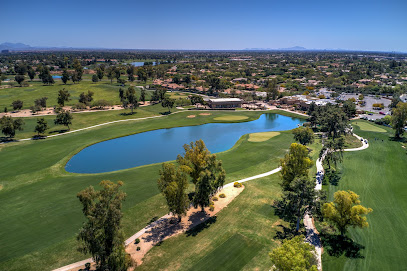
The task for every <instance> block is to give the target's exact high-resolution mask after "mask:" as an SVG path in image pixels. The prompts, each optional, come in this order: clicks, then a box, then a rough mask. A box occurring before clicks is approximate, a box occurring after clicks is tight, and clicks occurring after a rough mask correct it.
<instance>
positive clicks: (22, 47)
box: [0, 42, 403, 53]
mask: <svg viewBox="0 0 407 271" xmlns="http://www.w3.org/2000/svg"><path fill="white" fill-rule="evenodd" d="M2 50H9V51H11V52H13V51H91V50H95V51H107V50H108V51H122V50H134V51H173V50H171V49H168V50H158V49H130V48H129V49H115V48H102V47H99V48H97V47H82V48H81V47H66V46H61V47H51V46H35V47H34V46H30V45H27V44H24V43H12V42H4V43H1V44H0V51H2ZM175 51H205V50H184V49H177V50H175ZM214 51H218V50H214ZM220 51H227V50H220ZM230 51H330V52H364V51H363V50H348V49H339V48H338V49H307V48H305V47H302V46H294V47H288V48H278V49H275V48H246V49H243V50H230ZM370 52H373V51H370ZM375 52H380V51H375ZM382 52H384V51H382ZM389 52H390V51H389ZM393 53H403V52H393Z"/></svg>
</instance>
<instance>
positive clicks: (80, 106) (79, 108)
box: [72, 103, 87, 110]
mask: <svg viewBox="0 0 407 271" xmlns="http://www.w3.org/2000/svg"><path fill="white" fill-rule="evenodd" d="M86 108H87V106H86V104H84V103H77V104H75V105H74V106H72V109H78V110H83V109H86Z"/></svg>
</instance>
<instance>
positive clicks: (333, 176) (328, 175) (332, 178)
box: [323, 169, 341, 186]
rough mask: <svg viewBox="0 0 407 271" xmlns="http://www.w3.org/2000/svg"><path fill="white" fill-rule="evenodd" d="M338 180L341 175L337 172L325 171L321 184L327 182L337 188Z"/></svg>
mask: <svg viewBox="0 0 407 271" xmlns="http://www.w3.org/2000/svg"><path fill="white" fill-rule="evenodd" d="M340 179H341V174H340V173H338V171H337V170H334V169H327V170H326V172H325V174H324V180H323V183H326V182H327V181H328V182H329V183H330V184H331V185H334V186H338V184H339V180H340Z"/></svg>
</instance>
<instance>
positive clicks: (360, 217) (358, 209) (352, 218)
mask: <svg viewBox="0 0 407 271" xmlns="http://www.w3.org/2000/svg"><path fill="white" fill-rule="evenodd" d="M372 211H373V210H372V209H371V208H366V207H364V206H362V205H360V200H359V195H357V194H356V193H355V192H352V191H337V192H335V194H334V201H332V202H328V203H325V204H324V205H323V207H322V213H323V215H324V217H325V218H326V219H328V220H329V221H331V222H332V223H333V224H334V225H335V226H336V227H337V229H338V230H339V231H340V233H341V235H342V236H343V235H344V234H345V233H346V229H347V228H348V227H349V226H352V227H359V228H366V227H368V226H369V223H367V220H366V217H365V215H367V214H369V213H370V212H372Z"/></svg>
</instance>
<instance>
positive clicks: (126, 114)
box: [119, 112, 137, 116]
mask: <svg viewBox="0 0 407 271" xmlns="http://www.w3.org/2000/svg"><path fill="white" fill-rule="evenodd" d="M119 115H120V116H133V115H137V112H133V113H131V112H122V113H120V114H119Z"/></svg>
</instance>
